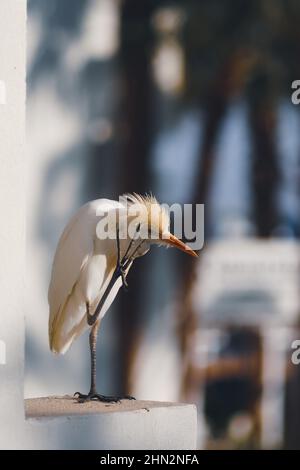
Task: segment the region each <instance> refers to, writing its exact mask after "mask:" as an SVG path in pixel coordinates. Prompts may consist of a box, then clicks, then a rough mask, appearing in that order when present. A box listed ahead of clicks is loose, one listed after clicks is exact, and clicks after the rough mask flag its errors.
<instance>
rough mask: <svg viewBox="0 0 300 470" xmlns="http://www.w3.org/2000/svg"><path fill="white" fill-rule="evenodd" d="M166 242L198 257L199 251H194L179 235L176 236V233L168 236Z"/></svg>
mask: <svg viewBox="0 0 300 470" xmlns="http://www.w3.org/2000/svg"><path fill="white" fill-rule="evenodd" d="M165 242H166V243H167V245H169V246H172V247H174V248H178V249H179V250H181V251H184V252H185V253H186V254H188V255H190V256H194V257H195V258H198V255H197V253H195V251H193V250H192V249H191V248H190V247H189V246H188V245H186V244H185V243H183V242H182V241H181V240H179V239H178V238H177V237H175V235H172V234H171V233H170V235H169V236H168V238H167V239H166V240H165Z"/></svg>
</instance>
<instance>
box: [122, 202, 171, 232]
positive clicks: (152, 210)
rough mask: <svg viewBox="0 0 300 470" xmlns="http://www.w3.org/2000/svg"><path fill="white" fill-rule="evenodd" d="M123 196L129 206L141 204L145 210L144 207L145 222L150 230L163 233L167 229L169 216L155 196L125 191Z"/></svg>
mask: <svg viewBox="0 0 300 470" xmlns="http://www.w3.org/2000/svg"><path fill="white" fill-rule="evenodd" d="M122 197H123V198H125V200H126V202H127V203H128V204H129V206H131V207H132V206H134V205H137V206H141V208H142V209H143V210H144V212H145V208H146V217H147V218H146V220H145V223H147V224H148V227H149V228H151V229H152V230H155V231H157V232H158V233H159V234H162V233H165V232H167V231H168V230H169V225H170V216H169V213H168V211H167V209H166V207H164V206H162V205H161V204H159V202H158V201H157V199H156V197H154V196H153V195H152V194H145V195H141V194H137V193H126V194H124V195H123V196H122Z"/></svg>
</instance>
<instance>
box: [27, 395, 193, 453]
mask: <svg viewBox="0 0 300 470" xmlns="http://www.w3.org/2000/svg"><path fill="white" fill-rule="evenodd" d="M25 412H26V418H27V420H26V426H27V427H28V431H29V435H32V436H35V438H34V441H32V443H29V444H28V445H29V446H30V447H31V448H47V449H107V450H112V449H130V450H132V449H174V450H175V449H188V450H193V449H195V448H196V439H197V412H196V407H195V406H194V405H189V404H180V403H164V402H151V401H131V400H122V401H121V402H120V403H114V404H107V403H97V402H89V403H84V404H80V403H78V402H77V401H76V400H74V398H73V397H70V396H64V397H45V398H33V399H27V400H25Z"/></svg>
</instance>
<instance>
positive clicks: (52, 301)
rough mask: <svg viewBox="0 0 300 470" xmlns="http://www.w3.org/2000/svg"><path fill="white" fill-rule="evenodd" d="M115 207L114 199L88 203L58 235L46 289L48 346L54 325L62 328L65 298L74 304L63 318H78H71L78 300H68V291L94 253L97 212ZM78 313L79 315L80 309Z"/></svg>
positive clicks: (73, 289) (69, 296)
mask: <svg viewBox="0 0 300 470" xmlns="http://www.w3.org/2000/svg"><path fill="white" fill-rule="evenodd" d="M117 207H119V203H118V202H116V201H110V200H108V199H98V200H96V201H92V202H89V203H87V204H85V205H84V206H82V207H81V208H80V209H79V211H78V212H77V213H76V214H75V215H74V216H73V218H72V219H71V220H70V222H69V223H68V224H67V226H66V228H65V229H64V231H63V233H62V235H61V238H60V240H59V242H58V246H57V249H56V253H55V256H54V261H53V267H52V274H51V280H50V285H49V291H48V301H49V308H50V315H49V339H50V345H51V344H52V343H53V336H54V334H57V333H58V332H57V331H54V330H55V329H56V326H57V325H59V327H60V328H61V327H62V324H61V320H62V318H60V317H61V314H62V313H63V309H64V306H65V304H66V302H67V300H70V299H71V301H72V304H74V305H73V307H74V308H73V309H72V317H73V318H69V319H65V320H64V321H67V322H68V321H70V322H71V320H72V322H73V323H74V324H75V323H76V322H77V321H78V319H76V318H75V317H76V307H78V308H81V309H82V305H77V304H78V303H79V302H78V299H72V294H74V291H75V287H76V284H77V282H78V280H79V278H80V276H81V274H82V272H83V270H84V268H85V267H86V266H87V264H88V263H89V260H91V258H92V256H93V254H94V241H95V237H96V226H97V223H98V221H99V220H100V217H99V215H100V214H101V213H103V212H104V213H105V212H107V211H109V210H111V209H116V208H117ZM105 268H106V266H105V263H103V271H104V270H105ZM98 286H99V285H98ZM88 287H89V286H88ZM73 296H74V295H73ZM80 300H81V302H80V303H81V304H83V306H84V302H85V299H84V298H82V299H80ZM75 301H76V302H75ZM78 313H79V312H78ZM80 315H82V312H81V313H80ZM73 320H74V321H73ZM72 326H74V325H72Z"/></svg>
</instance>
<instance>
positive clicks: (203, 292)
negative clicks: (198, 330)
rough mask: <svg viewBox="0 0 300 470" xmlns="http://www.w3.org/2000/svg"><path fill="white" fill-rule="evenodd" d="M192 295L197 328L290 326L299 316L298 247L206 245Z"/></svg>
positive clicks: (247, 243) (264, 243)
mask: <svg viewBox="0 0 300 470" xmlns="http://www.w3.org/2000/svg"><path fill="white" fill-rule="evenodd" d="M201 256H202V260H201V263H199V270H198V279H197V282H196V284H195V288H194V292H193V304H194V307H195V310H196V311H197V312H199V315H201V325H202V326H203V325H204V326H205V325H206V326H221V325H224V326H225V325H250V326H251V325H263V324H264V325H265V324H271V325H272V326H275V325H284V326H288V325H293V324H295V323H296V321H297V318H298V315H299V312H300V301H299V291H300V289H299V278H300V244H298V243H296V242H292V241H277V240H276V241H275V240H272V241H262V240H249V241H235V242H229V241H226V242H217V243H211V244H210V245H209V246H208V247H207V248H205V250H204V251H203V254H202V255H201Z"/></svg>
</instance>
